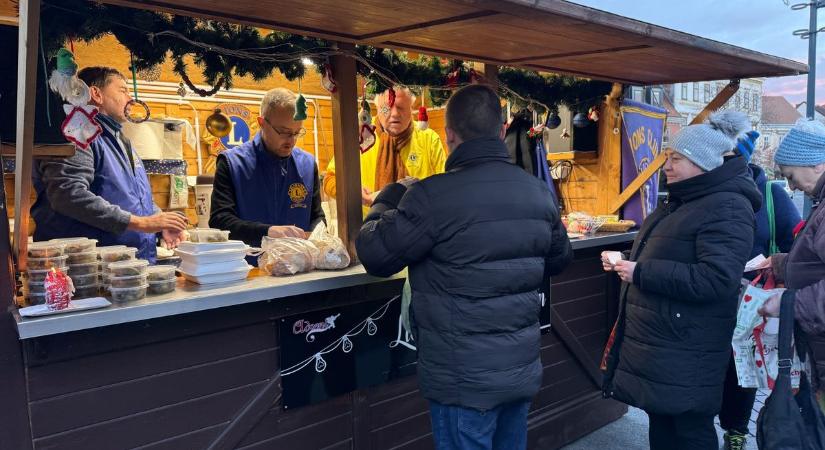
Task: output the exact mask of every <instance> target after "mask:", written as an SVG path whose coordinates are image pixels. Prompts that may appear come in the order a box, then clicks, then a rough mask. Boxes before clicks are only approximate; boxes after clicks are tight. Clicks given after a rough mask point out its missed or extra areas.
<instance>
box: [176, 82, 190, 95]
mask: <svg viewBox="0 0 825 450" xmlns="http://www.w3.org/2000/svg"><path fill="white" fill-rule="evenodd" d="M177 92H178V96H180V97H181V98H183V97H186V94H187V93H188V92H187V91H186V86H184V85H183V82H182V81H181V82H180V84H178V91H177Z"/></svg>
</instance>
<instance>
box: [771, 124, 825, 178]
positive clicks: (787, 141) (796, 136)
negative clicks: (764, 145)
mask: <svg viewBox="0 0 825 450" xmlns="http://www.w3.org/2000/svg"><path fill="white" fill-rule="evenodd" d="M773 160H774V161H775V162H776V163H777V164H781V165H783V166H799V167H813V166H816V165H819V164H822V163H825V124H823V123H822V122H819V121H816V120H812V119H799V120H797V121H796V125H794V126H793V128H791V131H789V132H788V134H787V135H786V136H785V138H784V139H782V142H780V143H779V148H777V149H776V155H774V157H773Z"/></svg>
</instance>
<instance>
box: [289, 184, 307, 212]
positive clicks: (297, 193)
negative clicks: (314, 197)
mask: <svg viewBox="0 0 825 450" xmlns="http://www.w3.org/2000/svg"><path fill="white" fill-rule="evenodd" d="M287 193H288V194H289V199H290V200H292V205H291V206H290V208H306V207H307V205H306V204H304V200H305V199H306V198H307V188H306V186H304V185H303V183H292V184H291V185H290V186H289V191H287Z"/></svg>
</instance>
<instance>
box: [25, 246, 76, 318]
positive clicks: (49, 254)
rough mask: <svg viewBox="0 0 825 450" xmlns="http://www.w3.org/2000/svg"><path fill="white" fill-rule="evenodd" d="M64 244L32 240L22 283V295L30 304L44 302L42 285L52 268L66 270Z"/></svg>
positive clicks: (66, 258) (66, 257) (43, 287)
mask: <svg viewBox="0 0 825 450" xmlns="http://www.w3.org/2000/svg"><path fill="white" fill-rule="evenodd" d="M68 259H69V257H68V256H66V246H65V245H64V244H61V243H58V242H33V243H31V244H29V249H28V267H27V272H26V279H25V282H24V284H23V295H24V296H25V297H26V298H27V299H28V302H29V304H31V305H42V304H43V303H45V302H46V289H45V286H44V285H43V283H44V281H45V280H46V275H48V273H49V272H51V271H52V270H53V269H56V270H60V271H61V272H66V269H67V266H66V260H68Z"/></svg>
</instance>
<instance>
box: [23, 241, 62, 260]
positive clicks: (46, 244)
mask: <svg viewBox="0 0 825 450" xmlns="http://www.w3.org/2000/svg"><path fill="white" fill-rule="evenodd" d="M64 254H66V245H65V244H62V243H60V242H50V241H43V242H32V243H31V244H29V248H28V255H29V258H54V257H55V256H63V255H64Z"/></svg>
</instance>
